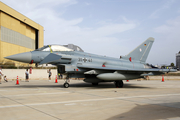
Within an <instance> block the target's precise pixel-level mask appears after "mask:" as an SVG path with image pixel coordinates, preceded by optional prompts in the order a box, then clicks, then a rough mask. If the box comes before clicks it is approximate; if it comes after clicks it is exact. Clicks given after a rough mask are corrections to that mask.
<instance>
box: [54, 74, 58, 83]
mask: <svg viewBox="0 0 180 120" xmlns="http://www.w3.org/2000/svg"><path fill="white" fill-rule="evenodd" d="M55 83H58V81H57V75H56V79H55Z"/></svg>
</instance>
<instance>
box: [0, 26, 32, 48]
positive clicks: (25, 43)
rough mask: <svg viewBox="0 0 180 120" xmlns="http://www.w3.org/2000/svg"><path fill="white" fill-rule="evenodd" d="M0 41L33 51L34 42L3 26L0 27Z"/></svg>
mask: <svg viewBox="0 0 180 120" xmlns="http://www.w3.org/2000/svg"><path fill="white" fill-rule="evenodd" d="M1 41H3V42H7V43H12V44H15V45H19V46H22V47H26V48H30V49H35V40H33V39H31V38H29V37H27V36H25V35H23V34H20V33H18V32H16V31H13V30H11V29H8V28H6V27H3V26H1Z"/></svg>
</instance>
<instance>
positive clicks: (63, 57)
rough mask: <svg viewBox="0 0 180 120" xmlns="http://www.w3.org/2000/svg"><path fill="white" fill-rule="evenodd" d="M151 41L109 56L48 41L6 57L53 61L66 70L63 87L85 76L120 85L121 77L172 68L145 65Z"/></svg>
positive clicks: (33, 60) (96, 80)
mask: <svg viewBox="0 0 180 120" xmlns="http://www.w3.org/2000/svg"><path fill="white" fill-rule="evenodd" d="M153 42H154V38H152V37H150V38H148V39H147V40H145V41H144V42H143V43H142V44H140V45H139V46H138V47H137V48H135V49H134V50H133V51H132V52H130V53H129V54H128V55H126V56H121V57H120V58H111V57H106V56H100V55H95V54H91V53H86V52H83V51H82V49H81V48H79V47H77V49H76V50H75V49H70V48H68V47H65V46H60V45H47V46H44V47H42V48H39V49H36V50H34V51H31V52H25V53H20V54H15V55H11V56H8V57H5V58H6V59H10V60H15V61H20V62H24V63H30V64H33V63H35V64H38V65H42V64H52V65H56V66H57V68H58V73H61V74H65V73H66V74H67V79H66V81H65V83H64V87H65V88H68V87H69V83H68V81H69V79H70V78H84V82H88V83H92V85H98V83H100V82H114V84H115V86H116V87H119V88H121V87H123V80H133V79H138V78H144V76H150V75H160V74H164V73H165V72H175V71H176V70H175V69H158V68H154V67H152V66H150V65H147V63H146V59H147V57H148V54H149V52H150V49H151V47H152V44H153Z"/></svg>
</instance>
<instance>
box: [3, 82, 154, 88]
mask: <svg viewBox="0 0 180 120" xmlns="http://www.w3.org/2000/svg"><path fill="white" fill-rule="evenodd" d="M37 87H40V88H64V86H63V84H57V83H56V84H53V85H52V83H51V85H47V84H46V85H43V84H41V85H37V84H36V85H30V84H29V85H21V84H20V85H16V86H1V88H37ZM71 87H72V88H86V89H94V88H98V89H99V88H115V85H114V83H100V84H99V85H92V84H90V83H72V84H71V83H70V88H71ZM123 88H125V89H131V88H140V89H143V88H152V87H143V86H137V85H134V84H124V87H123ZM119 89H121V88H119Z"/></svg>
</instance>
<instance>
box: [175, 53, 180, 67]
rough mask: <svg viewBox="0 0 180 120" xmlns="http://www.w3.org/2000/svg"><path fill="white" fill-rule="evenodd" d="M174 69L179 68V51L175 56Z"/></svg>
mask: <svg viewBox="0 0 180 120" xmlns="http://www.w3.org/2000/svg"><path fill="white" fill-rule="evenodd" d="M176 67H177V68H180V51H179V53H177V54H176Z"/></svg>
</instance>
